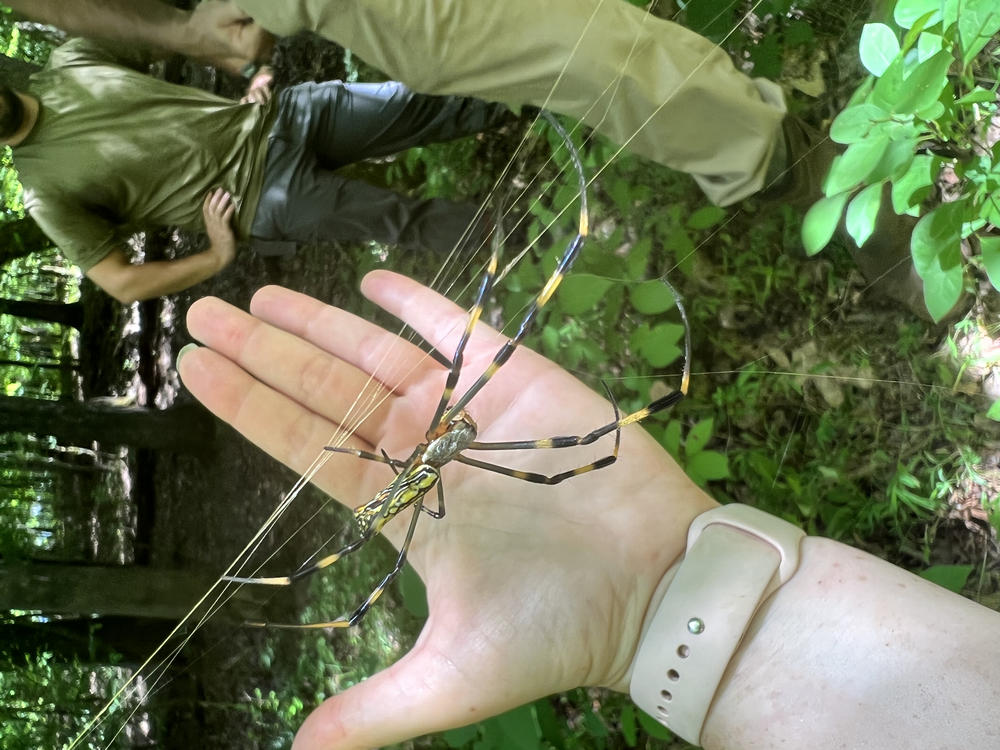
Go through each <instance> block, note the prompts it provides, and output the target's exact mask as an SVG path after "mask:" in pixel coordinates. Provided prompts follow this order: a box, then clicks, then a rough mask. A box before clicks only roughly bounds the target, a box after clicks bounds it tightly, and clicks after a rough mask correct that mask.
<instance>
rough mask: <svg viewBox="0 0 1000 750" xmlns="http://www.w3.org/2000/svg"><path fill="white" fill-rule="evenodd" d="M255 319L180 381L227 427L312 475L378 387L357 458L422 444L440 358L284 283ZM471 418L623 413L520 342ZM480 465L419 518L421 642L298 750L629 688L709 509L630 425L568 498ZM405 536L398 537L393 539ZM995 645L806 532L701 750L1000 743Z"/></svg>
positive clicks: (211, 313)
mask: <svg viewBox="0 0 1000 750" xmlns="http://www.w3.org/2000/svg"><path fill="white" fill-rule="evenodd" d="M363 290H364V292H365V293H366V295H367V296H368V297H369V298H370V299H372V300H373V301H374V302H376V303H377V304H379V305H380V306H381V307H383V308H384V309H386V310H387V311H389V312H391V313H393V314H395V315H397V316H398V317H400V318H402V319H404V320H405V321H406V322H407V323H408V324H409V325H410V326H412V327H413V328H414V329H415V330H417V331H419V332H420V333H421V334H422V335H423V337H424V338H425V339H426V340H427V341H429V342H431V343H432V344H434V345H436V346H437V347H438V349H439V350H440V351H442V352H443V353H445V354H446V356H447V354H449V353H450V352H453V351H454V345H455V344H454V342H455V340H456V339H457V338H458V336H459V335H460V334H461V332H462V331H463V329H464V326H465V322H466V313H465V312H464V311H463V310H461V309H460V308H459V307H458V306H456V305H454V304H452V303H450V302H447V301H446V300H444V299H442V298H441V297H440V296H438V295H437V294H435V293H433V292H431V291H430V290H429V289H426V288H424V287H421V286H420V285H419V284H418V283H417V282H414V281H410V280H408V279H405V278H403V277H400V276H396V275H394V274H390V273H387V272H375V273H373V274H370V275H369V276H368V277H366V278H365V281H364V285H363ZM251 311H252V313H253V317H251V315H248V314H247V313H245V312H243V311H241V310H238V309H236V308H233V307H231V306H228V305H226V304H225V303H222V302H220V301H219V300H212V299H210V298H206V299H202V300H199V301H198V302H197V303H195V305H193V306H192V307H191V310H190V312H189V313H188V327H189V329H190V330H191V333H192V335H193V336H194V337H195V338H197V339H198V340H200V341H201V342H202V343H203V344H204V345H205V346H204V347H203V348H201V349H198V350H196V351H194V352H190V351H189V352H188V353H186V354H185V355H184V359H183V361H182V362H181V363H179V365H178V368H179V370H180V373H181V377H182V378H183V380H184V384H185V385H186V386H187V387H188V388H189V390H190V391H191V392H192V393H193V394H194V396H195V397H196V398H198V399H199V400H200V401H202V402H203V403H204V404H205V405H206V406H207V407H208V408H209V409H210V410H212V411H213V412H215V413H216V414H217V415H219V416H220V417H221V418H223V419H224V420H226V421H228V422H230V423H232V424H233V426H234V427H236V428H237V429H238V430H240V431H241V432H242V433H243V434H245V435H246V436H247V437H248V438H250V439H251V440H253V441H254V442H256V443H257V444H258V445H259V446H260V447H262V448H263V449H264V450H266V451H268V452H269V453H271V454H272V455H274V456H275V457H276V458H279V459H280V460H283V461H284V462H285V463H287V464H288V465H290V466H292V467H293V468H295V469H296V470H298V471H302V470H304V469H305V468H306V467H308V466H309V465H310V464H311V462H312V460H313V459H314V458H315V456H316V452H317V450H320V449H321V447H322V446H323V445H324V444H325V443H328V442H329V438H330V435H331V434H334V430H335V428H336V426H337V424H339V422H338V420H340V421H343V420H344V415H345V414H352V412H351V409H352V408H354V407H355V406H356V405H357V403H358V401H357V400H356V397H357V395H358V392H359V391H358V390H357V388H360V387H361V386H362V385H363V384H369V385H370V383H371V381H370V380H369V377H373V378H374V379H375V380H376V381H380V382H381V383H385V384H386V385H387V386H389V391H390V393H389V395H387V396H385V398H384V400H383V399H382V398H381V397H380V398H379V399H378V400H377V403H378V406H377V408H374V409H373V410H372V413H371V414H370V415H368V419H366V420H365V421H363V422H362V423H361V425H360V427H358V428H357V431H356V432H355V433H354V434H353V437H352V440H354V441H357V442H356V443H354V445H355V447H359V448H362V449H366V450H369V451H377V450H378V449H379V448H380V447H386V448H387V449H388V450H389V452H390V453H392V452H393V449H399V448H400V446H402V445H408V446H412V445H413V444H414V442H415V441H417V440H420V439H421V438H422V436H423V435H424V430H425V429H426V426H427V420H428V419H429V417H430V413H429V412H430V410H431V409H432V408H433V406H434V404H436V403H437V402H436V399H437V398H438V397H439V396H440V393H441V387H442V385H443V382H444V377H445V374H444V371H443V370H442V369H441V368H440V367H439V366H438V365H436V363H435V362H434V361H433V360H432V359H430V358H429V357H428V356H426V355H425V354H424V352H422V351H420V350H419V349H417V347H415V346H413V345H412V344H410V343H408V342H406V341H403V340H397V339H396V337H395V336H394V335H393V334H391V333H390V332H388V331H384V330H380V329H378V328H377V327H376V326H374V325H373V324H371V323H369V322H367V321H365V320H362V319H360V318H357V317H355V316H353V315H351V314H350V313H347V312H345V311H343V310H337V309H335V308H330V307H327V306H325V305H323V304H321V303H319V302H317V301H315V300H310V299H308V298H306V297H304V296H303V295H299V294H295V293H293V292H289V291H287V290H280V289H276V288H273V287H270V288H265V289H263V290H261V291H260V292H258V293H257V295H256V296H255V297H254V300H253V302H252V303H251ZM503 341H504V339H503V338H501V337H499V336H498V335H497V334H496V333H495V332H493V331H491V330H489V329H488V328H487V327H486V326H484V325H482V324H480V325H479V326H476V328H475V330H474V331H473V333H472V336H471V338H470V340H469V345H468V348H467V349H466V352H465V358H466V366H467V367H468V368H469V369H470V371H472V372H480V371H481V370H482V368H483V367H485V366H486V365H487V363H488V362H489V361H491V358H492V357H493V355H494V354H495V353H496V351H497V350H498V348H499V346H500V345H501V344H502V343H503ZM389 352H391V356H390V355H389ZM303 373H309V377H306V378H304V377H303ZM524 383H530V384H531V387H530V388H524V385H523V384H524ZM373 402H375V399H374V397H373ZM553 404H558V406H559V408H552V405H553ZM470 408H471V409H473V410H474V411H475V415H476V418H477V419H479V420H480V426H481V427H484V429H485V428H486V426H489V429H491V430H493V431H494V432H493V433H492V434H493V436H494V437H499V438H502V439H507V438H509V437H514V436H525V435H532V436H536V435H552V434H570V432H569V431H568V429H569V430H573V431H574V432H575V431H576V429H577V428H575V427H573V428H567V425H570V424H576V425H593V424H597V423H599V422H600V420H601V419H602V417H603V416H604V415H606V414H607V413H608V411H609V409H611V406H610V405H609V404H607V403H604V402H603V401H602V399H601V398H600V397H599V396H597V395H596V394H595V393H593V392H591V391H589V390H588V389H586V388H584V387H583V386H582V385H581V384H580V383H579V382H577V381H575V380H574V379H573V378H571V377H570V376H569V375H568V373H565V372H564V371H562V370H560V369H559V368H557V367H556V366H555V365H554V364H552V363H551V362H548V361H546V360H544V359H542V358H541V357H539V356H538V355H536V354H533V353H531V352H528V351H526V350H523V349H521V350H518V351H517V352H516V353H515V354H514V356H513V357H512V358H511V359H510V361H509V362H508V363H507V364H506V365H505V366H504V367H503V368H501V369H500V370H499V371H498V373H497V375H496V377H495V378H494V379H493V380H492V381H491V382H490V387H489V388H486V389H484V390H483V391H482V392H481V393H480V394H479V396H477V398H476V399H475V400H474V401H473V404H472V406H471V407H470ZM604 418H606V417H604ZM562 420H566V421H565V422H563V421H562ZM351 424H352V425H353V424H356V423H355V422H354V421H353V418H352V420H351ZM405 436H410V438H411V441H407V440H406V439H405ZM404 455H405V454H404ZM557 459H558V457H557V456H553V455H552V452H548V451H525V455H523V456H521V457H520V459H519V461H522V462H523V464H522V463H518V468H530V469H532V470H538V471H545V470H551V468H552V466H553V465H554V464H553V463H552V462H554V461H556V460H557ZM563 460H565V459H563ZM533 462H537V463H533ZM463 469H465V467H463ZM463 469H456V471H455V472H453V473H452V475H451V476H450V477H449V485H448V497H449V511H448V515H447V517H446V518H445V519H443V520H441V521H440V522H438V523H434V524H430V523H428V524H424V525H422V526H421V527H420V529H419V532H418V537H417V538H416V540H415V541H414V544H413V547H412V548H411V549H410V558H409V559H410V560H411V561H412V562H413V565H414V567H415V569H416V570H417V571H418V573H419V574H420V575H421V577H422V578H423V579H424V581H425V583H426V584H427V593H428V601H429V606H430V617H429V619H428V621H427V624H426V625H425V628H424V631H423V633H422V634H421V637H420V639H419V640H418V641H417V644H416V646H415V647H414V648H413V650H412V651H411V652H410V653H409V654H407V655H406V656H404V657H403V658H401V659H400V660H399V661H398V662H397V663H396V664H395V665H393V666H392V667H390V668H388V669H387V670H385V671H383V672H381V673H379V674H376V675H373V676H372V677H370V678H369V679H368V680H365V681H364V682H361V683H359V684H357V685H355V686H353V687H351V688H349V689H347V690H344V691H343V692H341V693H340V694H338V695H336V696H334V697H332V698H329V699H327V700H326V702H324V703H323V704H322V705H321V706H319V708H317V709H316V710H315V711H313V713H312V714H311V715H310V716H309V718H308V719H306V721H305V724H304V725H303V726H302V728H301V730H300V731H299V734H298V736H297V737H296V740H295V744H294V748H295V750H357V749H358V748H367V747H379V746H382V745H386V744H390V743H394V742H400V741H402V740H405V739H408V738H411V737H415V736H417V735H421V734H425V733H427V732H430V731H437V730H441V729H446V728H450V727H457V726H462V725H465V724H468V723H469V722H472V721H478V720H481V719H482V718H485V717H486V716H490V715H494V714H497V713H499V712H501V711H504V710H506V709H509V708H511V707H512V706H514V705H517V704H518V703H524V702H526V701H529V700H533V699H535V698H537V697H539V696H542V695H547V694H549V693H552V692H554V691H557V690H562V689H565V688H567V687H571V686H577V685H605V686H609V687H611V688H613V689H615V690H620V691H625V690H627V689H628V678H627V674H628V669H627V667H628V664H629V663H630V662H631V660H632V657H633V654H634V653H635V650H636V646H637V644H638V638H639V632H640V628H639V623H640V622H641V619H642V615H643V614H644V613H645V612H646V609H647V607H648V605H649V603H650V597H651V595H652V591H653V589H654V588H655V584H656V582H657V581H658V580H659V579H660V576H662V574H663V571H664V570H665V569H666V567H667V566H668V565H669V564H670V562H671V560H672V559H673V558H675V557H676V556H677V555H678V554H680V552H681V550H682V549H683V539H684V537H685V534H686V530H687V528H688V524H689V523H690V521H691V519H692V518H693V517H694V515H695V514H697V513H699V512H701V511H703V510H706V509H708V508H709V507H711V506H712V505H713V503H712V501H711V500H710V499H708V498H707V496H705V495H704V493H702V492H701V491H700V490H698V489H697V488H695V487H693V486H692V485H691V484H690V482H689V481H688V480H687V479H686V478H685V477H684V474H683V473H682V472H681V470H680V468H679V467H678V466H677V465H676V464H675V463H674V462H673V461H671V460H670V458H669V457H668V456H667V455H666V453H665V451H664V450H663V449H662V448H661V447H660V446H659V445H658V444H656V443H655V442H651V441H650V439H649V436H648V435H645V434H644V433H643V432H642V430H641V429H638V428H637V427H635V426H630V427H628V428H626V429H624V430H623V431H622V451H621V457H620V459H619V461H618V462H617V463H616V464H615V465H614V466H610V467H607V468H606V469H602V470H601V471H595V472H591V473H589V474H585V475H583V477H580V478H579V479H573V480H570V481H567V482H564V483H562V484H558V485H555V486H554V487H549V486H545V485H540V484H527V483H523V482H519V481H518V480H516V479H513V478H509V477H503V476H499V475H496V474H490V473H488V472H483V471H478V472H474V471H471V470H464V471H463ZM388 477H391V472H389V471H388V469H387V467H385V466H382V465H379V464H374V463H373V462H367V461H360V460H356V459H352V458H351V457H345V456H339V455H338V456H335V457H334V458H332V459H331V460H330V461H329V463H327V464H326V466H325V468H324V469H322V470H321V471H320V472H319V473H318V474H317V475H316V479H315V480H314V481H316V482H317V483H318V484H319V485H320V486H321V487H322V488H324V489H326V490H327V491H329V492H330V493H331V494H332V495H333V496H334V497H336V498H338V499H340V500H341V501H342V502H345V503H347V504H348V505H355V504H357V503H358V502H361V501H364V500H365V499H367V498H370V497H372V496H373V494H372V493H373V492H375V491H377V490H378V489H379V488H380V487H382V486H384V483H385V482H386V481H387V478H388ZM404 530H405V524H404V525H403V528H400V527H399V525H395V526H394V525H389V526H386V528H385V529H384V531H383V533H384V534H385V535H386V536H388V537H389V538H390V540H392V541H395V542H396V543H397V544H398V543H399V542H400V541H401V539H402V533H403V531H404ZM998 637H1000V614H997V613H996V612H994V611H992V610H989V609H986V608H985V607H981V606H979V605H977V604H974V603H972V602H970V601H968V600H966V599H963V598H962V597H960V596H957V595H956V594H952V593H951V592H949V591H946V590H945V589H942V588H940V587H938V586H935V585H933V584H931V583H928V582H926V581H923V580H922V579H919V578H917V577H916V576H913V575H911V574H910V573H907V572H905V571H903V570H901V569H899V568H896V567H894V566H892V565H890V564H889V563H886V562H884V561H881V560H878V559H876V558H874V557H872V556H870V555H868V554H865V553H863V552H860V551H858V550H855V549H852V548H851V547H848V546H846V545H843V544H840V543H837V542H832V541H828V540H824V539H818V538H807V539H806V540H804V542H803V544H802V559H801V565H800V567H799V570H798V572H797V573H796V574H795V575H794V576H793V577H792V578H791V579H790V580H789V581H788V583H786V584H785V585H784V586H783V587H782V588H780V589H779V590H778V591H777V592H776V593H775V594H774V595H773V596H772V597H770V599H769V600H768V601H767V602H766V603H765V604H764V606H763V607H762V608H761V609H760V611H759V612H758V613H757V615H756V616H755V618H754V621H753V623H752V624H751V627H750V631H749V633H748V635H747V637H746V639H745V641H744V643H743V645H742V646H741V647H740V649H739V651H737V653H736V655H735V657H734V659H733V661H732V662H731V664H730V668H729V670H728V672H727V674H726V676H725V678H724V679H723V681H722V684H721V686H720V689H719V692H718V693H717V697H716V701H715V703H714V705H713V707H712V710H711V712H710V713H709V716H708V722H707V724H706V726H705V731H704V735H703V740H704V746H705V747H706V748H708V750H720V749H727V750H741V749H753V750H764V749H765V748H766V749H767V750H771V749H773V748H815V749H816V750H834V749H835V748H872V749H873V750H874V749H878V750H882V749H883V748H889V749H891V750H899V749H902V748H910V747H928V748H930V747H933V748H955V749H956V750H957V749H958V748H992V747H997V746H998V742H997V738H998V737H1000V719H998V718H997V715H996V714H995V713H993V712H992V711H991V710H988V709H989V708H990V707H992V706H993V705H995V704H996V703H998V702H1000V684H998V682H997V680H995V679H993V675H994V674H996V673H997V672H998V671H1000V651H998V649H997V648H996V641H997V639H998ZM484 675H487V676H488V677H489V679H484V677H483V676H484ZM387 705H391V706H393V707H394V709H395V710H393V711H390V712H388V713H387V712H386V711H385V710H384V707H385V706H387ZM984 707H985V708H984Z"/></svg>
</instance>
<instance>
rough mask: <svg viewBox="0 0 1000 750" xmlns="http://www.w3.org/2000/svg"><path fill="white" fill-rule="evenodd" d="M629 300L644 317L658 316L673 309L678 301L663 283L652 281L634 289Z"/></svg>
mask: <svg viewBox="0 0 1000 750" xmlns="http://www.w3.org/2000/svg"><path fill="white" fill-rule="evenodd" d="M629 299H630V300H631V302H632V307H634V308H635V309H636V310H637V311H638V312H641V313H642V314H643V315H657V314H658V313H661V312H664V311H666V310H669V309H670V308H672V307H673V306H674V305H675V304H676V303H677V300H675V299H674V295H673V294H671V293H670V289H669V288H668V287H667V285H666V284H664V283H663V282H661V281H657V280H655V279H652V280H650V281H644V282H642V283H641V284H639V285H638V286H635V287H632V290H631V292H630V293H629Z"/></svg>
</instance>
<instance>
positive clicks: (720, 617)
mask: <svg viewBox="0 0 1000 750" xmlns="http://www.w3.org/2000/svg"><path fill="white" fill-rule="evenodd" d="M804 536H805V532H803V531H802V529H800V528H798V527H796V526H793V525H792V524H790V523H787V522H786V521H783V520H781V519H780V518H777V517H775V516H772V515H770V514H768V513H764V512H763V511H760V510H757V509H756V508H751V507H750V506H748V505H740V504H738V503H734V504H730V505H723V506H720V507H718V508H713V509H712V510H710V511H708V512H706V513H702V514H701V515H700V516H698V517H697V518H695V520H694V521H693V522H692V524H691V528H690V529H689V530H688V541H687V552H686V553H685V554H684V557H683V559H682V560H681V562H680V564H679V565H677V566H674V568H672V569H671V570H670V571H668V573H667V575H668V576H669V575H671V574H673V580H672V581H670V583H669V584H668V586H667V589H666V593H665V594H664V596H663V600H662V601H661V602H660V604H659V606H658V607H657V608H656V611H655V612H654V613H653V614H652V615H650V614H647V616H646V626H645V628H644V632H643V635H642V639H641V642H640V644H639V648H638V650H637V651H636V655H635V659H634V660H633V662H632V679H631V682H630V685H629V693H630V695H631V696H632V700H633V701H634V702H635V704H636V705H637V706H639V708H641V709H642V710H644V711H645V712H646V713H648V714H650V715H651V716H653V717H654V718H655V719H656V720H657V721H659V722H660V723H661V724H663V725H664V726H666V727H667V728H669V729H670V730H671V731H672V732H674V734H676V735H678V736H680V737H682V738H683V739H685V740H687V741H688V742H691V743H693V744H696V745H700V744H701V730H702V727H703V726H704V724H705V717H706V716H707V715H708V710H709V708H711V705H712V700H713V699H714V697H715V693H716V691H717V690H718V687H719V683H720V682H721V681H722V676H723V674H724V673H725V671H726V667H727V666H728V665H729V662H730V660H731V659H732V657H733V654H734V653H736V649H737V648H738V647H739V645H740V641H741V640H742V639H743V634H744V633H745V632H746V629H747V627H748V626H749V625H750V621H751V620H752V619H753V616H754V613H755V612H756V611H757V608H758V607H759V606H760V604H761V603H762V602H763V601H764V600H765V599H766V598H767V597H768V596H770V595H771V593H773V592H774V591H775V590H776V589H777V588H778V587H779V586H781V585H782V584H783V583H784V582H785V581H787V580H788V579H789V578H791V577H792V575H793V574H794V573H795V570H796V569H797V568H798V565H799V542H800V541H801V539H802V537H804Z"/></svg>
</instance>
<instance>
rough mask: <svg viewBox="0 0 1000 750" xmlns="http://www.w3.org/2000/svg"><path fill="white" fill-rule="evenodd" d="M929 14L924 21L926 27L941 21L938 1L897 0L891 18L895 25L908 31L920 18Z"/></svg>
mask: <svg viewBox="0 0 1000 750" xmlns="http://www.w3.org/2000/svg"><path fill="white" fill-rule="evenodd" d="M928 14H930V17H929V18H928V19H927V21H925V25H926V26H931V25H932V24H934V23H937V22H938V21H939V20H941V2H940V0H899V1H898V2H897V3H896V7H895V8H893V12H892V18H893V20H894V21H895V22H896V25H897V26H899V27H901V28H904V29H909V28H911V27H912V26H913V24H914V23H916V22H917V20H918V19H920V18H921V17H923V16H925V15H928Z"/></svg>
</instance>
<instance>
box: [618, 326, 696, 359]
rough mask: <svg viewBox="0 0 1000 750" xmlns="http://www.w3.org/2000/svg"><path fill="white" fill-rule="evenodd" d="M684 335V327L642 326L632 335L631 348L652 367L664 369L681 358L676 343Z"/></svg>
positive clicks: (679, 349)
mask: <svg viewBox="0 0 1000 750" xmlns="http://www.w3.org/2000/svg"><path fill="white" fill-rule="evenodd" d="M683 335H684V326H682V325H678V324H676V323H660V324H659V325H657V326H655V327H653V328H650V327H649V325H648V324H643V325H641V326H639V327H638V328H636V329H635V331H634V332H633V333H632V339H631V341H632V347H633V348H634V349H635V350H636V351H638V352H639V354H640V355H641V356H642V358H643V359H645V360H646V361H647V362H648V363H649V364H651V365H652V366H653V367H666V366H667V365H669V364H670V363H671V362H674V361H676V360H677V359H678V358H679V357H680V356H681V348H680V347H679V346H678V343H677V342H679V341H680V340H681V337H682V336H683Z"/></svg>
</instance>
